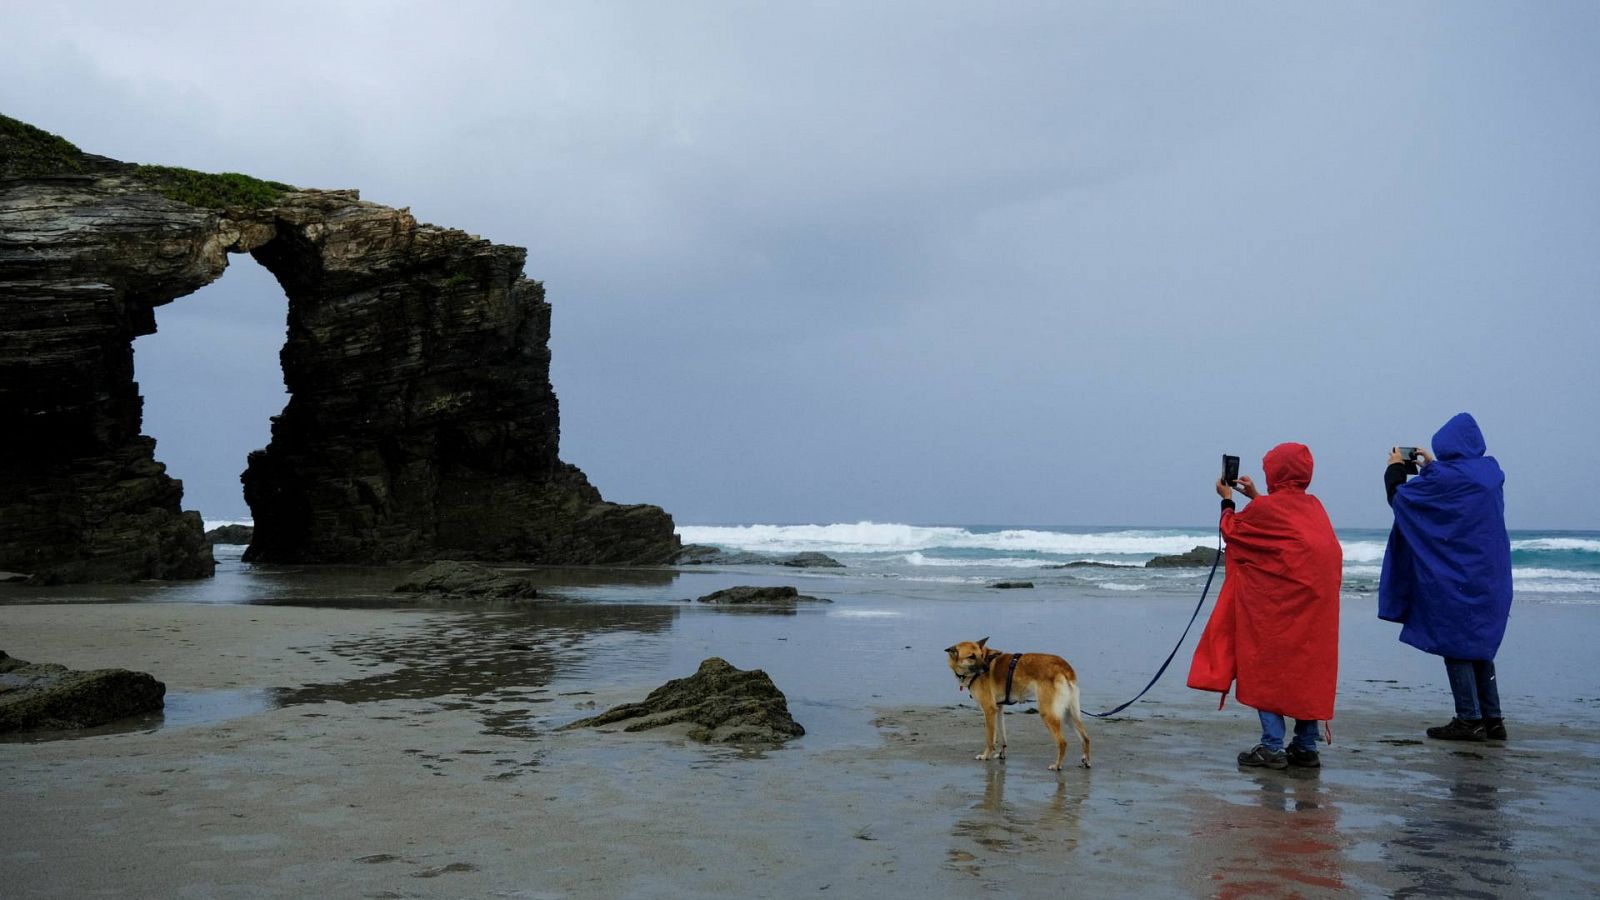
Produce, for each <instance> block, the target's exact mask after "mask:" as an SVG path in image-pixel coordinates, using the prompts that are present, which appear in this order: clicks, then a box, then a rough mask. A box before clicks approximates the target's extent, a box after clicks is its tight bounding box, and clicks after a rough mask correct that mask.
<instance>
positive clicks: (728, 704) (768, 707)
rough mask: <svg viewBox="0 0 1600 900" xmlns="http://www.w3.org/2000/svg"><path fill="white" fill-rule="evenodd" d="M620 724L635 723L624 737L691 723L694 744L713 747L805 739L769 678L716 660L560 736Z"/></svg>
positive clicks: (689, 734) (707, 662)
mask: <svg viewBox="0 0 1600 900" xmlns="http://www.w3.org/2000/svg"><path fill="white" fill-rule="evenodd" d="M632 720H637V721H632ZM617 722H631V724H628V725H626V726H624V727H623V729H622V730H623V731H646V730H648V729H651V728H660V727H662V726H665V725H675V724H679V723H688V724H689V725H690V726H691V727H690V729H689V733H688V736H689V738H690V739H691V740H696V741H701V742H703V743H711V744H776V743H781V742H782V741H786V740H788V739H790V738H795V737H799V736H800V735H803V734H805V733H806V730H805V729H804V728H802V727H801V726H800V723H799V722H796V721H795V720H794V717H793V716H791V715H789V702H788V699H787V698H786V697H784V695H783V692H782V691H780V690H778V686H777V685H775V684H773V683H772V679H771V678H770V677H768V676H767V673H766V672H763V671H761V670H760V669H751V670H744V669H737V668H734V667H733V666H732V665H730V664H729V663H728V662H727V661H726V660H724V659H720V658H718V657H715V656H713V657H711V658H710V659H707V660H705V661H704V662H702V663H700V668H699V670H698V671H696V672H695V673H694V674H693V675H690V676H689V677H687V678H675V679H673V680H672V681H669V682H667V683H666V684H664V685H662V686H661V687H658V688H656V689H655V690H653V691H651V692H650V695H649V696H648V697H645V698H644V700H643V702H640V703H624V704H623V705H621V706H615V707H612V708H611V709H609V710H606V711H605V712H603V713H601V714H600V715H598V716H592V717H590V718H587V719H580V720H579V721H576V722H573V723H571V724H569V725H565V726H563V727H562V730H569V729H573V728H594V727H598V726H601V725H611V724H614V723H617Z"/></svg>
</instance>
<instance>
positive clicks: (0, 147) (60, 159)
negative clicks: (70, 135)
mask: <svg viewBox="0 0 1600 900" xmlns="http://www.w3.org/2000/svg"><path fill="white" fill-rule="evenodd" d="M82 171H83V151H81V150H79V149H78V148H77V147H74V146H73V145H72V142H71V141H69V140H67V139H66V138H63V137H58V136H56V135H53V134H51V133H50V132H48V131H45V130H44V129H42V128H35V127H33V126H32V125H29V124H28V123H27V122H19V121H17V120H16V119H13V118H11V117H10V116H3V115H0V177H7V176H10V177H28V176H34V175H70V174H76V173H78V172H82Z"/></svg>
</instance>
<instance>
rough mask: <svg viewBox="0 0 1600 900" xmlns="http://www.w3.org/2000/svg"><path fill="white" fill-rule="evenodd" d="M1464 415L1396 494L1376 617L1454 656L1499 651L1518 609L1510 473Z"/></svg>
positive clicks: (1411, 640) (1412, 640) (1422, 646)
mask: <svg viewBox="0 0 1600 900" xmlns="http://www.w3.org/2000/svg"><path fill="white" fill-rule="evenodd" d="M1484 449H1485V447H1484V441H1483V432H1482V431H1480V430H1479V429H1478V423H1477V422H1476V421H1474V420H1473V418H1472V416H1470V415H1468V414H1466V413H1460V414H1459V415H1457V416H1456V417H1455V418H1453V419H1451V420H1450V421H1448V422H1446V423H1445V424H1444V427H1443V428H1441V429H1439V432H1438V433H1437V434H1435V435H1434V436H1433V452H1434V455H1435V456H1436V457H1437V460H1436V461H1434V462H1432V463H1430V464H1428V465H1426V466H1423V468H1422V471H1421V473H1419V474H1418V475H1417V476H1416V477H1415V478H1413V479H1411V480H1410V481H1408V482H1406V483H1405V484H1402V485H1400V486H1399V488H1397V489H1396V490H1395V493H1394V501H1393V506H1394V529H1393V530H1392V531H1390V532H1389V547H1388V549H1387V551H1385V553H1384V555H1383V577H1382V579H1381V580H1380V581H1379V583H1378V617H1379V618H1381V619H1387V620H1388V621H1391V622H1400V623H1401V624H1403V625H1404V626H1405V627H1404V628H1402V629H1401V630H1400V640H1402V641H1404V642H1405V643H1407V644H1410V645H1411V646H1413V647H1416V648H1417V649H1418V650H1424V651H1426V652H1428V653H1434V654H1438V655H1439V656H1446V657H1451V658H1454V659H1485V660H1487V659H1494V655H1495V652H1496V651H1497V650H1499V649H1500V640H1501V638H1503V637H1505V633H1506V619H1507V617H1508V616H1509V615H1510V613H1511V540H1510V538H1509V537H1508V536H1507V534H1506V521H1505V507H1506V504H1505V489H1504V485H1505V480H1506V479H1505V473H1504V472H1502V471H1501V470H1500V464H1499V463H1498V462H1496V461H1495V459H1494V457H1492V456H1485V455H1484Z"/></svg>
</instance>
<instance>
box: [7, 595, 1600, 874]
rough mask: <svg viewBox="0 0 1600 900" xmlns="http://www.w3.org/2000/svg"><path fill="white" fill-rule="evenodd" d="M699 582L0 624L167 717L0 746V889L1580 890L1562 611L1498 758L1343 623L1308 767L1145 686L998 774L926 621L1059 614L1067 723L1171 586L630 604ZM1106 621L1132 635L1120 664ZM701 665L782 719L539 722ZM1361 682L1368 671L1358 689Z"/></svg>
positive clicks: (35, 616)
mask: <svg viewBox="0 0 1600 900" xmlns="http://www.w3.org/2000/svg"><path fill="white" fill-rule="evenodd" d="M773 577H774V579H780V578H781V577H782V576H773ZM740 580H743V581H747V582H749V581H753V580H755V579H752V578H750V577H747V576H741V579H740ZM791 580H792V579H791ZM714 582H718V579H717V578H715V577H712V578H703V579H700V580H696V581H692V588H693V589H690V590H686V589H685V586H684V585H681V584H671V583H670V580H669V584H668V585H667V586H666V587H661V586H660V585H659V584H658V583H656V582H653V581H652V582H651V583H652V584H655V585H656V586H655V587H651V588H649V589H647V593H648V592H649V591H654V592H655V593H648V596H640V597H635V598H634V599H633V600H631V601H629V602H617V603H595V602H569V603H550V604H540V605H539V606H538V607H537V608H535V609H530V610H528V611H526V612H524V613H503V612H496V613H475V612H470V611H459V610H449V611H446V610H385V609H365V608H357V609H338V608H304V607H294V606H261V605H255V606H247V605H230V604H214V603H189V602H176V603H120V604H105V603H88V604H71V605H62V604H54V605H23V606H0V635H3V637H0V648H3V649H6V650H7V651H8V652H12V653H13V654H14V655H17V656H21V657H23V658H29V659H36V660H39V661H51V662H61V663H65V664H68V665H72V666H77V667H100V666H110V665H116V666H124V667H128V668H134V669H140V670H144V671H150V672H152V673H154V674H156V675H157V676H158V677H160V678H162V679H163V680H164V681H166V682H167V684H168V688H169V692H170V696H171V700H172V703H171V704H169V711H168V715H167V717H166V719H165V720H164V721H162V722H159V723H158V722H155V721H148V720H147V721H142V722H138V723H134V724H133V725H131V726H129V725H125V726H122V728H119V729H118V730H115V731H114V732H113V733H106V734H99V735H95V736H89V737H80V738H76V739H71V740H51V741H42V742H40V741H34V742H7V743H0V809H3V810H4V812H3V814H0V873H3V877H0V884H3V885H4V886H5V888H4V890H3V891H0V893H4V894H5V895H6V896H8V897H11V896H16V897H99V896H107V897H146V896H170V897H278V896H306V895H322V896H341V897H342V896H349V897H611V896H636V897H681V896H688V895H716V896H737V897H747V896H817V895H822V896H847V897H856V896H865V895H870V894H876V895H881V896H908V895H924V896H932V897H957V896H961V897H970V896H973V895H975V894H978V895H992V896H1024V897H1027V896H1047V895H1048V896H1063V895H1067V896H1085V895H1087V896H1106V895H1130V896H1131V895H1137V896H1225V897H1237V896H1347V895H1406V896H1450V897H1502V896H1526V895H1538V896H1592V895H1594V894H1595V892H1596V891H1597V890H1600V861H1597V860H1596V859H1595V857H1594V855H1593V854H1591V853H1590V852H1589V847H1590V846H1591V845H1592V844H1593V842H1594V839H1595V838H1597V837H1600V687H1595V686H1594V685H1593V683H1592V679H1583V678H1576V679H1575V678H1574V676H1571V674H1570V673H1567V672H1565V668H1566V666H1565V664H1563V663H1562V662H1561V659H1562V658H1567V659H1571V658H1572V657H1563V656H1562V655H1561V654H1563V653H1565V652H1566V650H1567V649H1568V647H1569V643H1570V642H1577V643H1580V644H1584V643H1589V642H1590V641H1591V640H1592V637H1593V624H1592V619H1593V613H1592V612H1591V611H1590V610H1588V609H1578V608H1574V609H1568V610H1559V609H1558V610H1551V611H1549V612H1547V613H1544V614H1534V615H1532V616H1525V617H1524V618H1525V619H1527V618H1531V619H1534V620H1536V621H1541V622H1545V624H1543V625H1542V626H1540V627H1538V628H1536V629H1535V628H1530V627H1526V626H1525V627H1523V628H1522V629H1521V631H1520V633H1518V634H1517V637H1518V643H1516V644H1515V645H1514V646H1512V647H1509V648H1508V649H1511V650H1514V651H1517V654H1516V656H1515V658H1517V659H1520V660H1521V662H1517V663H1513V662H1511V660H1510V659H1507V660H1506V661H1505V662H1503V664H1502V667H1501V668H1502V678H1503V680H1504V681H1506V682H1507V683H1508V684H1511V685H1513V686H1515V685H1517V684H1520V685H1521V687H1522V688H1523V689H1524V690H1527V691H1528V692H1527V693H1523V692H1520V691H1519V692H1518V693H1517V694H1516V695H1515V696H1514V697H1512V699H1513V700H1514V701H1515V702H1517V703H1518V704H1519V708H1521V709H1527V710H1528V711H1529V712H1528V713H1525V714H1524V716H1523V718H1517V717H1516V716H1512V717H1511V722H1510V724H1511V727H1512V729H1513V734H1512V738H1513V740H1512V741H1511V742H1509V743H1506V744H1478V745H1461V744H1443V743H1439V742H1431V741H1426V740H1423V739H1422V737H1421V728H1422V726H1424V725H1426V724H1431V723H1435V722H1436V721H1442V717H1440V716H1439V715H1438V714H1437V713H1438V711H1439V710H1441V709H1444V708H1445V706H1444V704H1445V701H1444V699H1443V698H1442V697H1441V696H1440V692H1441V691H1442V686H1441V685H1442V678H1438V679H1436V680H1435V681H1433V682H1431V683H1430V682H1428V681H1427V680H1426V677H1425V676H1426V673H1428V672H1430V671H1431V670H1432V667H1431V665H1430V662H1431V661H1429V660H1427V659H1426V658H1424V659H1421V660H1413V659H1411V656H1412V655H1415V656H1418V657H1420V656H1421V655H1420V654H1404V653H1403V648H1402V649H1401V650H1396V649H1395V648H1394V647H1392V646H1390V645H1389V643H1387V642H1388V641H1392V634H1389V633H1388V632H1387V631H1384V630H1383V629H1381V628H1380V627H1375V626H1371V625H1369V624H1366V617H1367V614H1366V611H1365V610H1363V609H1351V610H1349V611H1348V612H1347V617H1346V648H1347V653H1346V654H1345V668H1346V675H1345V678H1344V679H1343V681H1342V683H1341V692H1342V693H1341V707H1340V708H1341V712H1340V716H1339V718H1338V720H1337V721H1336V722H1335V724H1334V733H1335V739H1336V743H1335V744H1334V745H1333V746H1332V747H1331V748H1329V749H1328V750H1327V751H1326V752H1325V753H1324V760H1325V768H1323V769H1322V770H1320V771H1289V772H1254V771H1249V772H1246V771H1240V770H1239V769H1238V768H1237V767H1236V766H1235V765H1234V764H1233V761H1232V760H1233V755H1234V753H1235V752H1237V751H1238V750H1240V749H1244V748H1245V747H1246V746H1248V745H1249V744H1250V743H1252V742H1253V739H1254V734H1255V732H1254V716H1253V714H1252V713H1251V712H1250V711H1248V710H1244V709H1241V708H1239V707H1238V706H1237V705H1235V704H1233V703H1231V702H1230V703H1229V705H1228V706H1227V707H1226V708H1225V709H1224V710H1222V711H1220V712H1218V711H1216V709H1215V700H1214V699H1208V698H1207V697H1206V696H1203V695H1199V694H1196V693H1194V692H1190V691H1186V690H1184V689H1183V688H1182V686H1181V682H1182V678H1181V672H1175V673H1172V674H1169V675H1168V677H1167V679H1166V681H1164V682H1163V684H1162V685H1161V686H1160V687H1159V688H1158V689H1157V690H1156V691H1154V692H1152V695H1151V699H1150V700H1148V701H1146V702H1143V703H1141V704H1139V705H1138V706H1136V707H1134V709H1133V710H1132V711H1131V712H1133V713H1135V715H1132V716H1129V717H1127V718H1122V719H1118V720H1111V721H1090V723H1089V728H1090V731H1091V734H1092V736H1093V739H1094V742H1095V743H1094V750H1095V761H1096V764H1095V768H1094V769H1092V770H1088V771H1085V770H1082V769H1069V770H1068V771H1066V772H1063V773H1059V774H1057V773H1052V772H1048V771H1046V768H1045V766H1046V765H1047V763H1048V762H1049V761H1050V759H1051V756H1052V750H1051V747H1050V745H1049V741H1048V738H1047V737H1046V735H1045V732H1044V729H1043V727H1042V726H1041V725H1040V724H1039V723H1038V721H1037V719H1036V717H1035V716H1032V715H1028V714H1026V713H1022V712H1018V713H1013V714H1011V718H1010V719H1009V722H1010V736H1011V758H1010V759H1009V760H1007V761H1005V762H978V761H975V760H973V759H972V756H973V754H975V753H976V752H977V750H979V749H980V746H979V745H980V743H981V737H982V717H981V714H980V713H979V712H978V711H977V710H976V709H975V708H974V707H973V706H972V705H971V704H970V701H968V702H967V703H966V704H962V703H961V702H960V701H961V700H962V699H964V698H963V697H962V696H961V695H957V694H956V693H955V691H954V689H953V687H954V686H953V682H951V680H950V678H949V676H948V674H947V673H946V672H945V671H943V664H942V660H941V658H940V655H939V654H938V653H937V652H936V651H937V647H938V646H942V645H939V644H936V643H933V641H932V639H933V638H934V637H936V636H939V635H945V634H949V635H951V636H952V639H953V638H954V637H965V636H968V635H967V631H969V630H972V629H973V628H975V627H979V626H992V630H993V631H994V632H996V633H997V634H1007V635H1017V634H1030V633H1037V630H1038V626H1037V622H1039V621H1053V622H1058V623H1059V622H1070V623H1071V624H1072V628H1071V629H1064V630H1063V631H1062V634H1063V635H1064V636H1063V637H1061V638H1059V639H1058V640H1059V641H1060V643H1061V644H1063V645H1072V646H1079V647H1088V646H1096V647H1098V646H1099V645H1102V644H1104V645H1108V646H1107V648H1106V649H1104V650H1103V651H1094V652H1091V651H1089V650H1087V649H1086V650H1084V652H1083V653H1082V654H1081V656H1082V660H1081V661H1080V660H1077V659H1075V660H1074V662H1075V664H1077V665H1078V667H1079V670H1080V673H1081V674H1083V675H1084V677H1085V679H1086V693H1088V694H1089V699H1088V701H1087V702H1088V704H1089V705H1090V706H1091V707H1095V706H1104V705H1110V702H1115V701H1118V700H1120V699H1125V696H1127V695H1131V692H1132V691H1133V690H1136V689H1137V687H1138V685H1139V684H1140V683H1142V681H1143V678H1144V677H1148V673H1149V670H1150V668H1149V663H1148V660H1147V659H1146V658H1145V657H1147V656H1148V655H1149V654H1150V653H1155V656H1156V658H1157V659H1159V657H1160V656H1162V655H1164V653H1165V648H1164V647H1163V648H1154V644H1157V643H1164V642H1165V641H1166V640H1167V638H1165V637H1164V636H1163V637H1162V638H1161V640H1159V641H1158V640H1156V639H1155V637H1154V636H1151V635H1150V634H1149V632H1151V631H1152V630H1153V628H1152V623H1157V624H1158V625H1159V628H1161V629H1165V628H1167V627H1169V626H1171V624H1172V616H1171V612H1172V610H1173V609H1181V605H1182V604H1181V601H1175V602H1174V603H1173V604H1168V605H1167V606H1170V607H1171V609H1169V608H1167V606H1162V605H1155V606H1151V605H1150V604H1148V603H1147V604H1145V605H1143V606H1138V607H1135V606H1130V605H1128V604H1126V603H1123V604H1121V605H1120V606H1111V605H1107V606H1100V605H1097V604H1095V603H1092V602H1088V601H1084V602H1078V603H1072V604H1071V605H1063V601H1061V600H1060V598H1050V597H1029V598H1020V599H1012V598H1006V599H1003V600H1000V599H997V600H992V601H989V600H986V601H985V604H986V605H985V606H982V607H979V606H977V605H975V604H974V603H962V604H954V603H942V602H939V601H937V600H928V599H927V598H922V599H918V598H915V597H912V598H907V597H895V598H892V599H891V598H884V597H874V596H872V595H871V594H870V593H867V592H863V593H861V594H859V595H856V596H843V595H841V592H842V590H843V589H844V587H845V583H844V582H842V581H840V582H838V583H837V585H836V586H837V587H839V588H840V590H839V591H834V592H832V593H834V594H835V595H836V596H837V599H838V602H837V603H836V604H834V605H833V607H832V608H830V609H826V610H820V609H819V610H805V611H802V612H800V613H799V614H797V615H792V616H761V615H739V616H732V615H726V614H719V613H717V612H714V611H711V610H706V609H701V608H697V607H693V606H691V605H687V604H674V603H669V602H664V601H665V600H666V597H667V596H669V595H671V594H674V593H675V594H694V593H696V592H700V591H699V587H700V586H701V585H702V584H710V583H714ZM719 586H720V585H719ZM594 590H596V591H600V592H602V593H603V592H605V591H607V590H608V588H606V587H604V586H603V585H602V586H597V587H595V588H594ZM609 590H611V591H612V592H613V593H616V592H617V591H618V590H620V589H617V588H611V589H609ZM806 590H807V592H812V589H811V588H810V587H809V585H808V587H807V588H806ZM621 592H622V593H626V590H622V591H621ZM1541 615H1544V616H1547V618H1548V621H1545V620H1544V619H1541V618H1540V616H1541ZM1562 623H1565V624H1564V627H1562ZM1069 631H1070V636H1066V635H1068V633H1069ZM1083 632H1089V633H1090V634H1089V636H1084V634H1083ZM1095 632H1098V633H1099V637H1098V638H1095V637H1094V636H1093V633H1095ZM1158 633H1159V632H1158ZM1129 634H1143V635H1144V636H1146V637H1149V641H1147V642H1142V643H1141V644H1140V645H1139V646H1138V647H1137V648H1131V647H1130V646H1129V638H1128V637H1127V635H1129ZM1540 635H1543V636H1542V637H1541V636H1540ZM1379 639H1385V642H1384V643H1383V644H1381V645H1380V644H1378V643H1377V641H1378V640H1379ZM1013 640H1015V638H1014V637H1013ZM995 642H996V643H999V638H998V637H997V639H996V641H995ZM1143 643H1148V644H1150V645H1151V646H1150V647H1145V646H1143ZM1157 651H1159V652H1157ZM713 653H717V654H719V655H724V656H726V657H727V658H729V659H730V661H732V662H734V663H735V664H736V665H740V666H743V667H753V666H760V667H762V668H766V669H767V670H768V671H769V672H771V673H772V674H773V676H774V678H775V680H776V681H777V683H778V685H779V687H780V688H782V689H784V690H785V692H786V693H788V694H789V697H790V702H791V709H792V710H793V711H794V713H795V715H796V717H797V718H798V719H799V720H800V721H801V722H802V723H803V724H805V725H806V727H807V728H808V731H809V733H808V735H807V736H806V737H805V738H802V739H800V740H798V741H795V742H792V743H790V744H789V745H787V746H785V747H783V748H781V749H775V750H769V751H763V752H750V751H740V750H737V749H731V748H707V747H702V746H700V745H696V744H693V743H691V742H688V741H686V740H685V739H683V738H682V736H681V735H677V734H670V733H660V732H657V733H649V734H640V735H628V734H623V733H620V732H609V733H607V732H592V731H577V732H556V731H554V729H555V728H556V727H557V726H559V725H561V724H564V723H565V722H568V721H571V720H572V719H575V718H578V717H580V716H582V715H587V714H589V713H590V712H592V710H593V709H595V708H597V707H604V706H608V705H611V704H613V703H617V702H622V701H625V700H633V699H638V698H639V697H640V696H642V695H643V693H645V692H647V691H648V690H650V689H651V688H653V687H655V686H656V685H658V684H659V683H661V681H663V680H664V679H665V678H666V677H673V676H677V675H682V674H686V673H687V672H688V671H691V670H692V669H693V665H694V663H695V662H697V661H698V660H699V659H700V658H703V657H704V656H707V655H712V654H713ZM1111 659H1116V660H1118V661H1117V662H1116V663H1112V662H1110V661H1109V660H1111ZM1352 660H1353V661H1354V664H1352ZM1381 667H1389V668H1390V669H1397V670H1399V671H1397V672H1396V673H1395V674H1398V675H1400V676H1402V677H1400V678H1394V677H1370V674H1371V671H1372V670H1373V669H1377V668H1381ZM1407 667H1411V668H1407ZM1557 669H1561V670H1562V672H1561V673H1560V674H1559V675H1558V674H1557V673H1556V670H1557ZM1545 670H1548V671H1549V672H1551V674H1552V679H1551V680H1552V683H1553V684H1555V685H1557V689H1556V691H1555V692H1554V693H1553V694H1552V695H1551V696H1548V697H1545V698H1544V699H1542V700H1540V699H1536V697H1537V693H1538V692H1537V691H1532V690H1531V689H1532V688H1534V687H1536V686H1535V685H1530V684H1529V683H1528V682H1529V680H1530V679H1531V678H1532V677H1533V675H1534V674H1536V673H1537V672H1539V671H1545ZM1380 674H1388V673H1380ZM1358 676H1360V677H1358ZM1563 679H1565V680H1563ZM1402 682H1404V683H1402ZM1583 683H1587V684H1588V685H1589V688H1590V690H1589V691H1588V692H1585V691H1584V690H1583V689H1582V688H1580V687H1576V686H1575V685H1578V684H1583ZM1535 709H1536V710H1537V715H1535V714H1534V710H1535ZM1447 716H1448V713H1445V716H1444V717H1447ZM129 728H131V729H132V730H127V729H129ZM1075 757H1076V750H1075V749H1074V750H1073V752H1072V756H1070V757H1069V758H1075Z"/></svg>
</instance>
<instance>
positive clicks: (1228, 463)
mask: <svg viewBox="0 0 1600 900" xmlns="http://www.w3.org/2000/svg"><path fill="white" fill-rule="evenodd" d="M1222 480H1223V483H1225V484H1227V486H1228V487H1238V486H1239V457H1237V456H1229V455H1228V454H1226V453H1224V454H1222Z"/></svg>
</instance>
